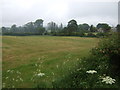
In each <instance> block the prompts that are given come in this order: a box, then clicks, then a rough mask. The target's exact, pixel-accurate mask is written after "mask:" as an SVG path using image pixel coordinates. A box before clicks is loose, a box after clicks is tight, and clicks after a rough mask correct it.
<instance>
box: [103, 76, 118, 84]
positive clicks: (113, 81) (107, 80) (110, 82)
mask: <svg viewBox="0 0 120 90" xmlns="http://www.w3.org/2000/svg"><path fill="white" fill-rule="evenodd" d="M102 79H103V80H102V82H105V83H106V84H113V83H115V81H116V80H115V79H112V78H111V77H110V76H106V77H105V78H102Z"/></svg>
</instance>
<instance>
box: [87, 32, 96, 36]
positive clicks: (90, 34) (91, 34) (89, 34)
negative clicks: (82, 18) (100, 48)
mask: <svg viewBox="0 0 120 90" xmlns="http://www.w3.org/2000/svg"><path fill="white" fill-rule="evenodd" d="M87 37H96V35H95V34H93V33H91V32H89V33H88V34H87Z"/></svg>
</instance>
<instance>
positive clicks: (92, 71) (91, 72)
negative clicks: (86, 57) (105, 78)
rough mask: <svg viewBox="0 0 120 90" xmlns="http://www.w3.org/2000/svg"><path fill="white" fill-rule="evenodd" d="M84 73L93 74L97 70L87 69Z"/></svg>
mask: <svg viewBox="0 0 120 90" xmlns="http://www.w3.org/2000/svg"><path fill="white" fill-rule="evenodd" d="M86 73H90V74H94V73H97V71H95V70H89V71H86Z"/></svg>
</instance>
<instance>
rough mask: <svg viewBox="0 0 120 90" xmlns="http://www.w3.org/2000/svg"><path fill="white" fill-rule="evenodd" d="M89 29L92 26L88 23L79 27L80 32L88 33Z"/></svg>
mask: <svg viewBox="0 0 120 90" xmlns="http://www.w3.org/2000/svg"><path fill="white" fill-rule="evenodd" d="M89 28H90V26H89V25H88V24H87V23H84V24H79V25H78V30H79V32H87V31H88V30H89Z"/></svg>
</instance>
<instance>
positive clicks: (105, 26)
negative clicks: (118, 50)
mask: <svg viewBox="0 0 120 90" xmlns="http://www.w3.org/2000/svg"><path fill="white" fill-rule="evenodd" d="M97 29H102V30H103V32H109V31H110V29H111V27H110V26H109V25H108V24H106V23H99V24H98V25H97Z"/></svg>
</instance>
